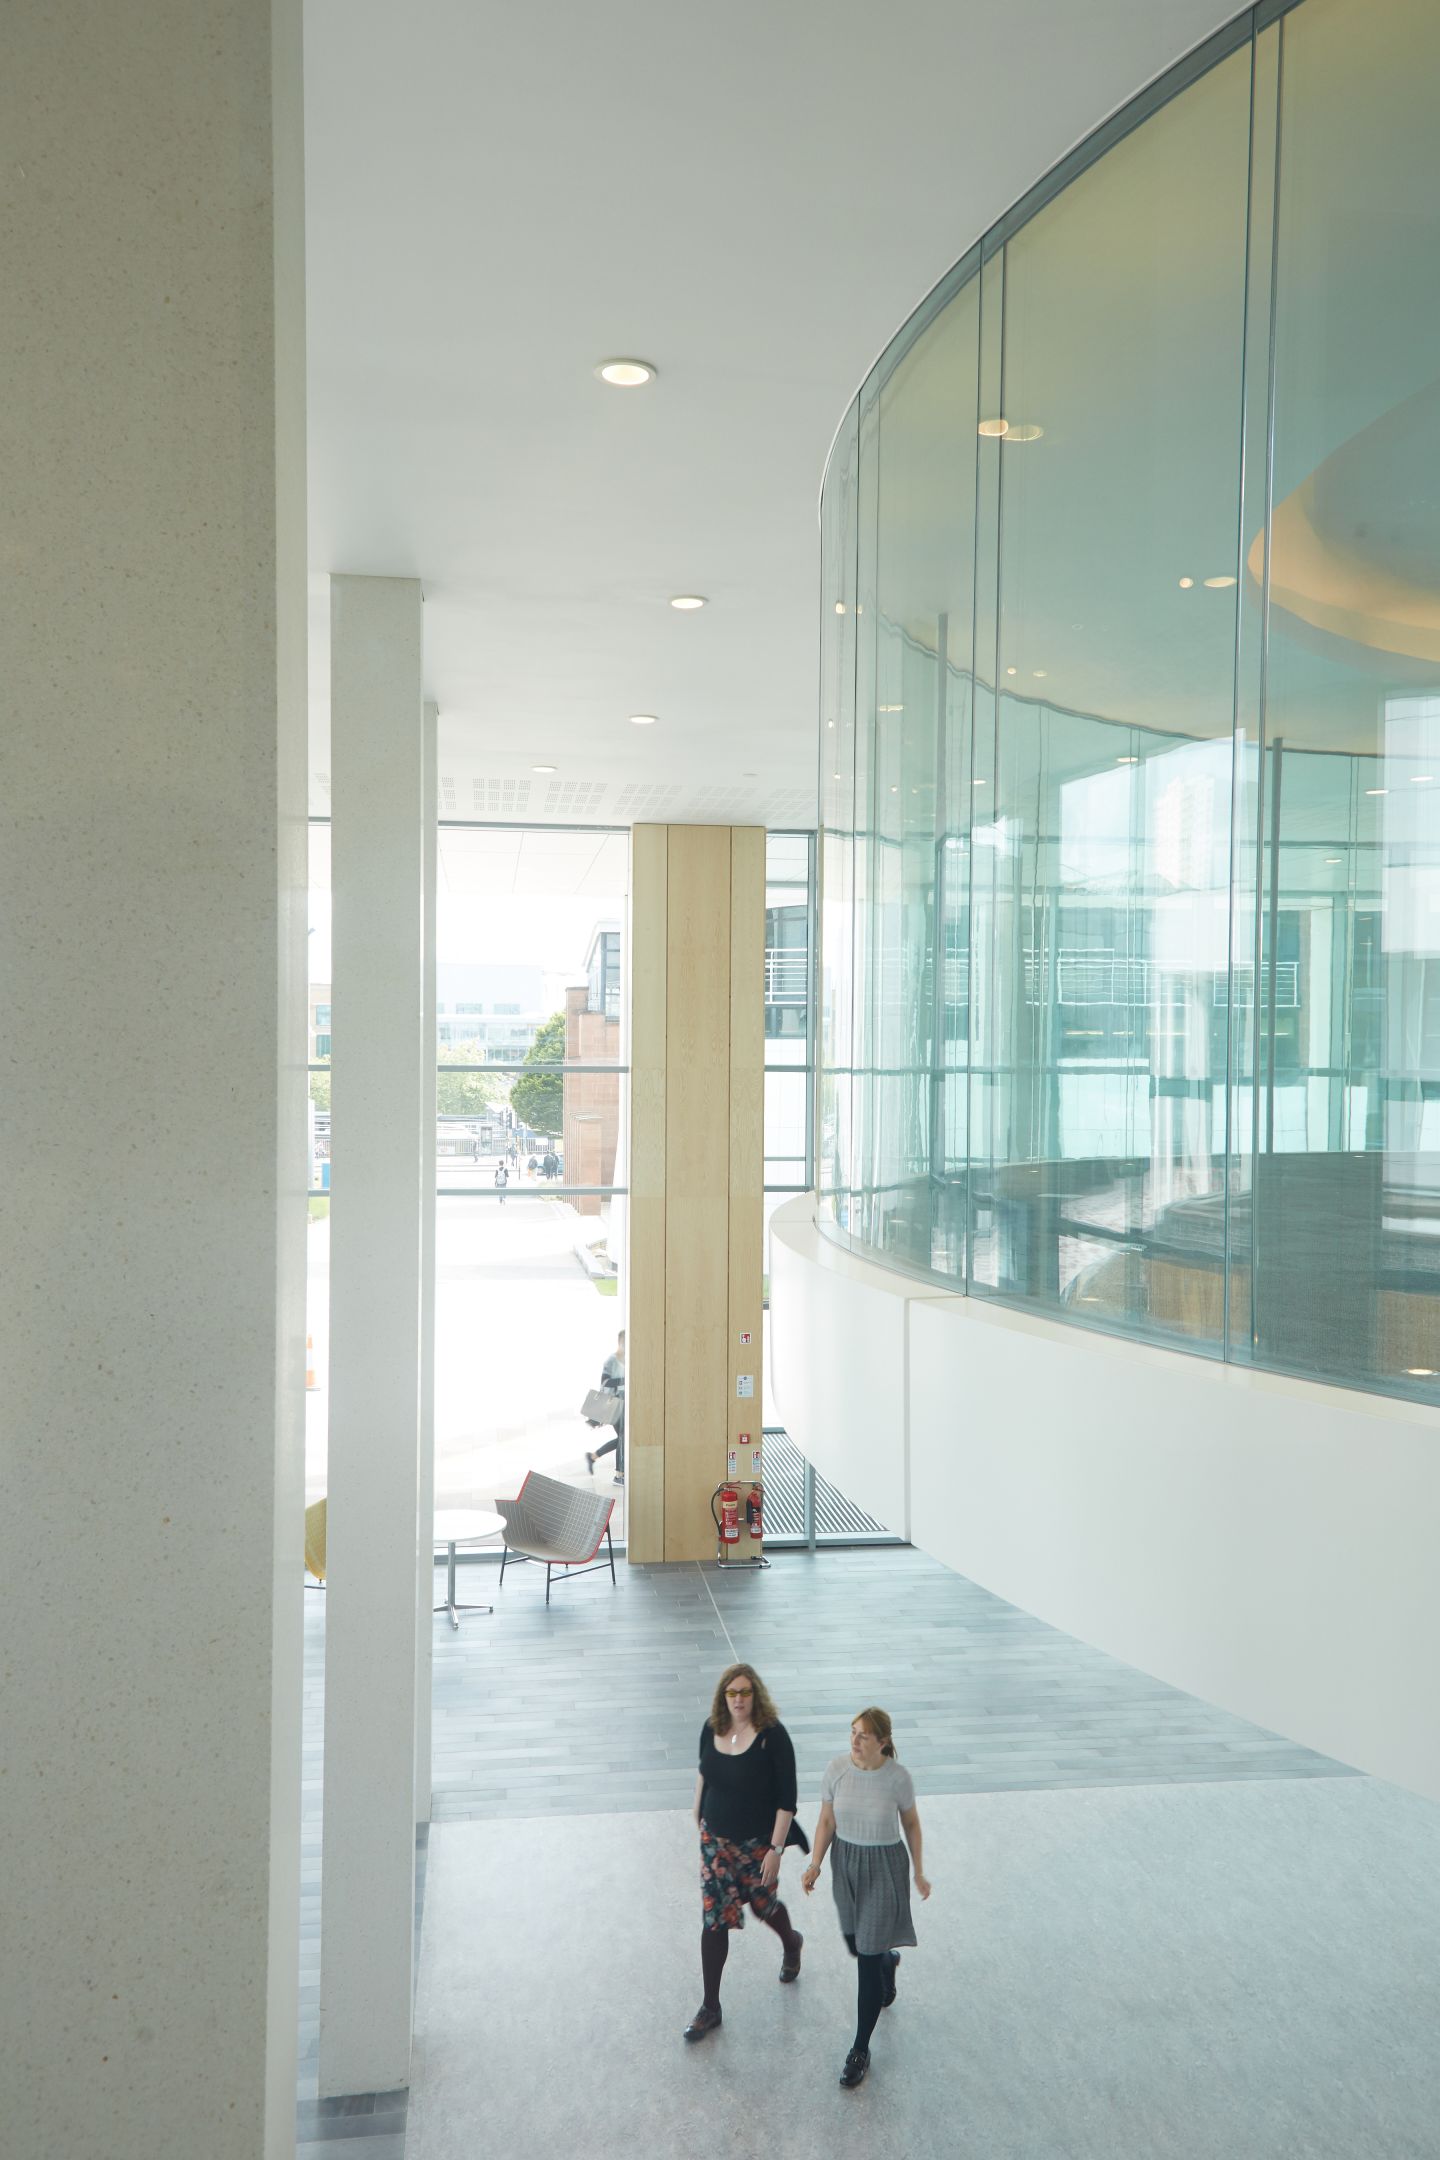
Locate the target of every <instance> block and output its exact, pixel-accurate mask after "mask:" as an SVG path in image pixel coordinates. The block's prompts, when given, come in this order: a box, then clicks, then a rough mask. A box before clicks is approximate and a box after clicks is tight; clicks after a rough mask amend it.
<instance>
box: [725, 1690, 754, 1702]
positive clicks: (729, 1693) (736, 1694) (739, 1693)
mask: <svg viewBox="0 0 1440 2160" xmlns="http://www.w3.org/2000/svg"><path fill="white" fill-rule="evenodd" d="M754 1693H755V1690H754V1688H750V1687H727V1688H726V1690H725V1700H726V1702H744V1701H745V1700H746V1698H747V1697H748V1696H751V1695H753V1694H754Z"/></svg>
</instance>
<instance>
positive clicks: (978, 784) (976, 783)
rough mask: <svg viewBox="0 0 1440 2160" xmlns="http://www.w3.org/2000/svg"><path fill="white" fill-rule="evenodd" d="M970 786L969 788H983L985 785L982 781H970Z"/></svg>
mask: <svg viewBox="0 0 1440 2160" xmlns="http://www.w3.org/2000/svg"><path fill="white" fill-rule="evenodd" d="M970 785H971V787H984V785H985V783H984V781H983V780H972V781H971V782H970Z"/></svg>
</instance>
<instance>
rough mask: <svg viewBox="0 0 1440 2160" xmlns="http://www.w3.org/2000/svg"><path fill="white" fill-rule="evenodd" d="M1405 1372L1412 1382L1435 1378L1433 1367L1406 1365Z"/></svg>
mask: <svg viewBox="0 0 1440 2160" xmlns="http://www.w3.org/2000/svg"><path fill="white" fill-rule="evenodd" d="M1405 1370H1406V1372H1407V1373H1409V1375H1410V1377H1411V1379H1412V1380H1433V1379H1434V1377H1435V1368H1434V1366H1433V1365H1407V1366H1406V1367H1405Z"/></svg>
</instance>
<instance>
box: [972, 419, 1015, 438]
mask: <svg viewBox="0 0 1440 2160" xmlns="http://www.w3.org/2000/svg"><path fill="white" fill-rule="evenodd" d="M1009 432H1010V423H1009V421H1008V420H1000V419H995V420H982V421H981V422H980V425H979V427H978V428H977V430H976V433H977V434H980V435H1008V434H1009Z"/></svg>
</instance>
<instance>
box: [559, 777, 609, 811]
mask: <svg viewBox="0 0 1440 2160" xmlns="http://www.w3.org/2000/svg"><path fill="white" fill-rule="evenodd" d="M608 785H609V783H608V782H607V781H605V780H552V781H551V782H550V785H549V787H548V788H546V790H545V815H546V816H547V817H553V816H554V815H555V814H556V812H557V811H559V812H561V813H563V814H564V815H565V816H567V817H589V816H590V815H591V813H592V812H593V811H595V810H598V809H599V808H600V805H601V803H602V802H604V800H605V793H606V789H607V787H608Z"/></svg>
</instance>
